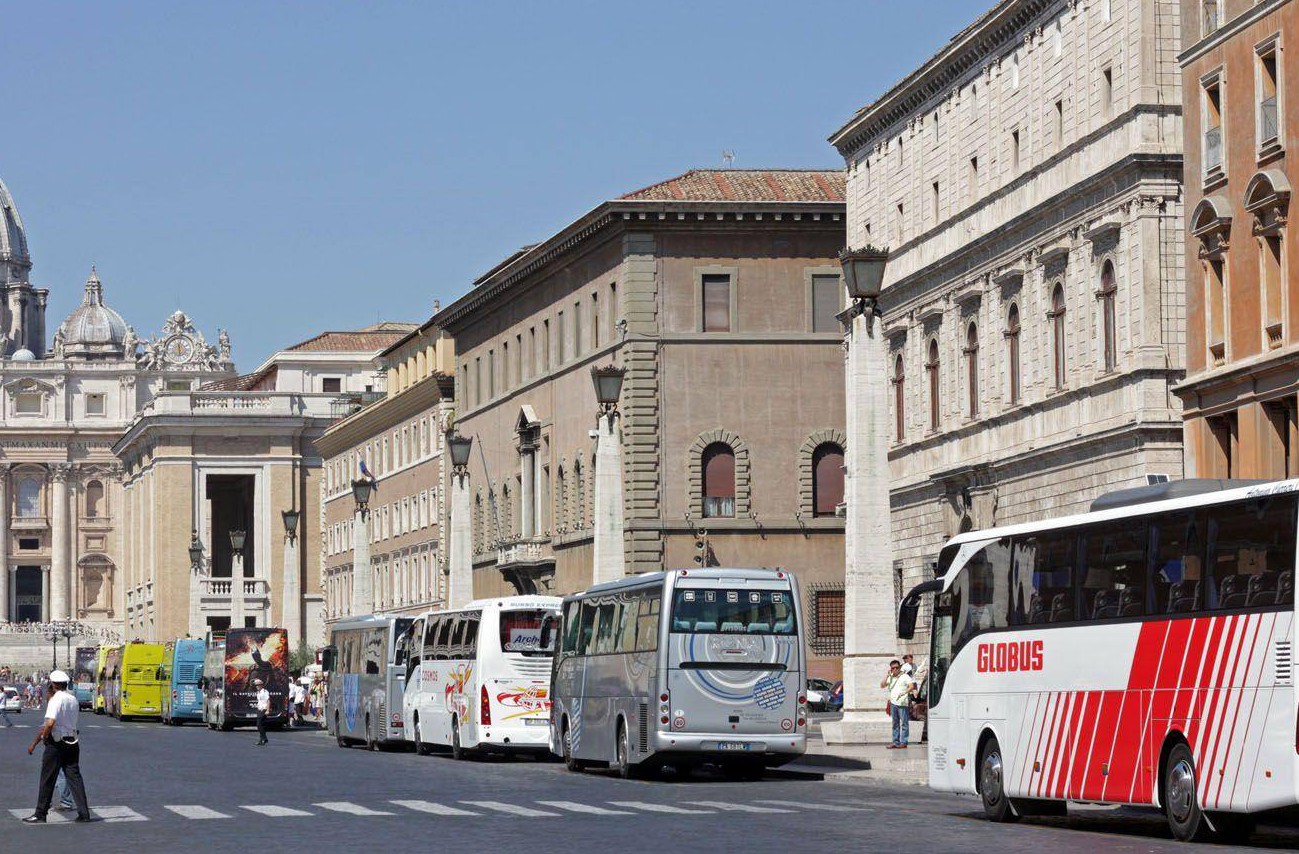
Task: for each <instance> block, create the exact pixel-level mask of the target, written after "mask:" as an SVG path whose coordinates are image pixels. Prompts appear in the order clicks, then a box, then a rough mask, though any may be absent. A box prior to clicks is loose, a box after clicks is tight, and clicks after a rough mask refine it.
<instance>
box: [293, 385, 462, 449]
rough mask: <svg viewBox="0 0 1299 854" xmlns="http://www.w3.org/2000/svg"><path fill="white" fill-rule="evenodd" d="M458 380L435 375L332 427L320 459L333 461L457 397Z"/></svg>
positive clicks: (318, 442) (320, 444) (322, 439)
mask: <svg viewBox="0 0 1299 854" xmlns="http://www.w3.org/2000/svg"><path fill="white" fill-rule="evenodd" d="M454 385H455V378H454V377H450V376H447V375H445V374H434V375H433V376H430V377H427V378H425V379H422V380H420V381H419V382H418V383H416V384H415V385H413V386H411V387H410V388H409V389H407V390H406V391H403V392H402V393H401V394H398V395H395V396H393V397H385V398H384V399H383V400H380V401H378V402H377V403H372V404H370V405H369V406H367V407H365V408H364V409H362V410H361V411H360V412H356V413H353V414H352V415H349V416H348V417H347V418H344V419H343V420H341V421H336V422H334V423H333V424H332V425H330V427H329V429H328V430H326V431H325V432H324V435H322V436H321V437H320V438H319V439H318V440H316V448H317V450H319V451H320V454H321V456H324V457H332V456H335V455H336V454H337V453H339V452H340V451H342V450H344V449H346V448H351V447H353V446H354V445H357V444H360V443H361V442H362V441H364V440H366V439H368V438H371V437H373V436H375V435H377V434H378V433H380V432H383V431H385V430H387V429H388V428H390V427H394V426H396V425H398V424H400V423H402V422H404V421H405V420H406V419H408V418H410V417H411V416H413V415H415V414H417V413H419V412H424V411H426V410H428V409H430V408H432V407H433V406H436V405H437V404H438V403H440V402H441V401H443V400H450V399H452V398H453V397H454V393H455V392H454Z"/></svg>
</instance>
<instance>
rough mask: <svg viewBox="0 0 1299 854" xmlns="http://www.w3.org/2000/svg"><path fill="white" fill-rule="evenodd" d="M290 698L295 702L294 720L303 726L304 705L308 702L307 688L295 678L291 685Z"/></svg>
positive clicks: (296, 723)
mask: <svg viewBox="0 0 1299 854" xmlns="http://www.w3.org/2000/svg"><path fill="white" fill-rule="evenodd" d="M289 698H290V700H291V701H292V703H293V709H292V713H293V715H292V717H293V722H294V724H295V725H297V726H302V724H303V723H305V722H304V721H303V720H302V707H303V706H305V705H306V704H307V689H306V688H303V687H302V683H301V682H299V681H297V680H294V681H293V683H292V684H290V685H289Z"/></svg>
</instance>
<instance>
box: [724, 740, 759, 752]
mask: <svg viewBox="0 0 1299 854" xmlns="http://www.w3.org/2000/svg"><path fill="white" fill-rule="evenodd" d="M717 749H718V750H752V749H753V745H752V744H751V743H750V742H747V741H719V742H717Z"/></svg>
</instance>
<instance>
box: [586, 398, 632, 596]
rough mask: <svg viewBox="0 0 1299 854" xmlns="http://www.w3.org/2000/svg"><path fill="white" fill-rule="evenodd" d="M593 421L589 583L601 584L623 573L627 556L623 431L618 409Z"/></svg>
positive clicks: (625, 570) (616, 579)
mask: <svg viewBox="0 0 1299 854" xmlns="http://www.w3.org/2000/svg"><path fill="white" fill-rule="evenodd" d="M596 422H597V424H596V426H597V428H598V429H597V430H596V434H597V435H596V440H595V519H594V520H593V524H594V527H595V530H594V543H593V544H592V546H593V547H592V551H593V552H594V557H595V560H594V563H595V572H594V577H593V578H592V583H593V584H600V583H601V582H605V581H618V580H620V579H621V578H622V577H623V576H624V575H626V574H627V558H626V552H625V549H624V547H623V506H622V431H621V430H619V429H618V413H617V411H614V412H610V413H607V414H606V413H601V414H600V416H599V417H598V418H597V419H596Z"/></svg>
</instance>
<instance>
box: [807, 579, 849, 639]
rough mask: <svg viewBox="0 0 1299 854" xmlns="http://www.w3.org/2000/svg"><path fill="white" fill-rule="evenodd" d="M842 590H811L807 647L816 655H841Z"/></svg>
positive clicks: (843, 612) (842, 627)
mask: <svg viewBox="0 0 1299 854" xmlns="http://www.w3.org/2000/svg"><path fill="white" fill-rule="evenodd" d="M844 614H845V610H844V591H843V590H842V589H837V590H813V591H812V636H811V637H810V638H808V644H807V645H808V647H809V648H810V649H811V651H812V652H813V653H815V654H816V655H843V630H844Z"/></svg>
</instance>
